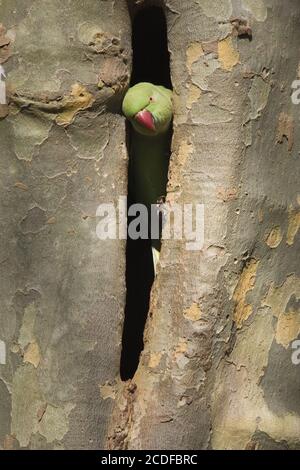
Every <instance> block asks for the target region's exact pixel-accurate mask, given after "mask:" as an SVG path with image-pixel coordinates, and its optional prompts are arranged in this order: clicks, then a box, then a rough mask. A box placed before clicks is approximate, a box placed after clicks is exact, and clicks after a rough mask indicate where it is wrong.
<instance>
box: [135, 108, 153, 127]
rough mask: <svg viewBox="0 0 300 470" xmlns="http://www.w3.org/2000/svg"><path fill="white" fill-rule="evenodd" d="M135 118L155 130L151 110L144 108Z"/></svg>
mask: <svg viewBox="0 0 300 470" xmlns="http://www.w3.org/2000/svg"><path fill="white" fill-rule="evenodd" d="M135 119H136V120H137V121H138V122H139V123H140V124H141V125H142V126H144V127H146V128H147V129H149V130H150V131H155V124H154V118H153V116H152V114H151V113H150V111H147V110H146V109H144V110H143V111H140V112H139V113H137V114H136V115H135Z"/></svg>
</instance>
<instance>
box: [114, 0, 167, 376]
mask: <svg viewBox="0 0 300 470" xmlns="http://www.w3.org/2000/svg"><path fill="white" fill-rule="evenodd" d="M128 4H129V11H130V14H131V20H132V48H133V67H132V76H131V86H133V85H135V84H137V83H140V82H150V83H153V84H155V85H163V86H165V87H166V88H169V89H172V84H171V78H170V56H169V51H168V38H167V25H166V17H165V12H164V10H163V8H161V7H159V6H150V7H149V6H148V7H145V8H139V7H137V8H136V9H135V8H134V7H133V8H132V5H133V2H130V1H129V2H128ZM131 132H132V129H131V125H130V124H129V123H127V147H128V153H129V158H130V141H131ZM170 141H171V133H170ZM166 158H167V157H166ZM129 178H130V174H129ZM129 186H130V181H129ZM134 202H135V201H133V200H132V198H131V196H130V193H129V194H128V207H129V206H130V205H131V204H132V203H134ZM130 222H131V220H130V218H128V224H130ZM153 281H154V269H153V259H152V250H151V240H142V239H138V240H132V239H131V238H130V237H129V236H128V239H127V248H126V289H127V294H126V306H125V319H124V329H123V338H122V354H121V364H120V375H121V379H122V380H124V381H125V380H129V379H131V378H132V377H133V376H134V374H135V371H136V369H137V367H138V364H139V358H140V354H141V351H142V350H143V347H144V343H143V336H144V328H145V323H146V320H147V315H148V310H149V300H150V293H151V288H152V284H153Z"/></svg>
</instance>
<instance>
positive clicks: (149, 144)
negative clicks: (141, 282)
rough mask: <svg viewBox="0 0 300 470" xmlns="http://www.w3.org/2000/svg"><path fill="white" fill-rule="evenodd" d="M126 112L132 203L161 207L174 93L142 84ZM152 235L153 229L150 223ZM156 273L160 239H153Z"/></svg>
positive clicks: (129, 97)
mask: <svg viewBox="0 0 300 470" xmlns="http://www.w3.org/2000/svg"><path fill="white" fill-rule="evenodd" d="M122 109H123V113H124V115H125V116H126V118H127V119H128V120H129V121H130V123H131V124H132V133H131V139H130V163H129V199H130V201H131V202H132V203H139V204H144V205H145V206H146V207H147V209H148V214H149V220H150V214H151V205H159V204H160V202H161V200H162V198H164V196H165V194H166V185H167V179H168V166H169V156H170V127H171V121H172V117H173V103H172V91H171V90H168V89H167V88H165V87H163V86H159V85H153V84H152V83H147V82H142V83H138V84H137V85H134V86H133V87H131V88H129V90H128V91H127V93H126V95H125V98H124V101H123V106H122ZM149 233H151V227H150V223H149ZM151 246H152V256H153V265H154V272H155V273H156V265H157V262H158V260H159V251H160V240H159V238H156V239H151Z"/></svg>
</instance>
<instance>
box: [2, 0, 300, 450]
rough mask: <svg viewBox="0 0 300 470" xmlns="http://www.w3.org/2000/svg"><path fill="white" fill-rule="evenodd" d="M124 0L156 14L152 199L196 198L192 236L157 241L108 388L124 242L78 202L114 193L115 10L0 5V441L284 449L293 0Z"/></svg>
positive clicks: (105, 4)
mask: <svg viewBox="0 0 300 470" xmlns="http://www.w3.org/2000/svg"><path fill="white" fill-rule="evenodd" d="M20 3H21V4H22V5H21V6H20ZM83 3H84V6H83ZM128 3H129V6H130V7H131V8H130V9H129V10H130V13H131V14H134V12H135V11H138V10H139V9H143V8H146V7H147V6H149V5H153V4H154V5H158V6H163V8H164V10H165V13H166V17H167V23H168V40H169V49H170V52H171V75H172V83H173V89H174V108H175V110H174V112H175V115H174V124H173V125H174V135H173V143H172V150H173V151H172V156H171V162H170V169H169V183H168V196H167V200H168V201H170V202H176V203H178V204H185V203H193V204H204V211H205V242H204V247H203V249H202V250H199V251H189V250H187V249H186V240H164V241H163V243H162V252H161V259H160V267H159V269H158V274H157V277H156V279H155V282H154V285H153V288H152V293H151V303H150V310H149V315H148V321H147V325H146V330H145V335H144V343H145V345H144V350H143V353H142V355H141V360H140V364H139V367H138V369H137V372H136V373H135V375H134V377H133V378H132V380H129V381H127V382H122V381H121V379H120V378H119V360H120V352H121V337H122V324H123V316H124V307H125V290H126V286H125V241H124V240H107V241H100V240H99V239H98V238H97V236H96V226H97V218H96V209H97V206H99V204H101V203H113V204H116V205H117V204H118V201H119V197H120V196H124V195H126V192H127V176H126V173H127V151H126V143H125V142H126V135H125V121H124V118H123V117H122V116H121V106H120V105H121V101H122V98H123V96H124V92H125V90H126V89H127V87H128V85H129V78H130V73H131V46H130V34H131V24H130V17H129V11H128V5H127V2H126V1H125V0H118V1H113V0H86V1H85V2H81V1H77V0H72V1H65V2H59V1H57V0H51V1H50V0H40V1H34V0H26V1H23V2H18V1H16V0H2V1H0V13H1V15H0V16H1V22H2V23H3V26H4V28H5V30H4V29H3V28H2V30H1V31H0V34H1V43H0V44H3V47H1V48H0V62H1V63H3V64H4V67H5V70H6V72H7V73H8V79H7V88H8V94H9V106H8V107H7V106H6V105H5V104H3V105H0V115H1V117H2V118H3V120H2V121H0V133H1V149H2V151H1V176H0V178H1V199H0V204H1V218H0V223H1V228H0V233H1V246H0V250H1V252H0V266H1V278H0V289H1V300H2V303H1V310H0V315H1V317H0V318H1V320H0V340H1V341H2V342H3V343H2V345H4V347H5V352H6V358H5V361H3V362H5V363H3V364H2V365H0V378H1V381H0V445H1V446H2V447H3V448H20V447H21V448H34V449H41V448H50V449H56V448H62V449H68V448H85V449H92V448H105V447H108V448H111V449H127V448H129V449H150V448H151V449H209V448H212V449H270V448H274V449H281V448H284V449H287V448H300V442H299V435H300V432H299V431H300V416H299V415H300V403H299V396H300V395H299V390H300V382H299V366H297V365H296V364H295V361H294V363H293V361H292V354H293V346H294V341H296V340H297V338H299V333H300V310H299V298H300V278H299V276H300V272H299V254H298V253H299V243H300V238H299V227H300V194H299V192H297V188H298V186H297V184H298V182H299V176H300V175H299V152H300V148H299V147H300V141H299V137H298V132H297V130H298V129H299V117H298V108H297V106H296V105H295V104H293V102H292V99H291V94H292V88H291V87H292V83H293V82H294V80H297V79H299V78H300V72H299V57H298V44H299V42H300V28H299V26H300V4H299V3H298V2H297V1H295V0H285V2H282V1H281V0H222V1H219V0H193V1H188V2H183V1H181V0H165V1H163V0H161V1H160V0H144V1H143V0H139V1H135V0H129V2H128ZM146 59H147V58H146ZM299 135H300V134H299ZM0 346H1V344H0ZM0 351H1V348H0ZM2 356H3V355H2ZM0 362H1V361H0Z"/></svg>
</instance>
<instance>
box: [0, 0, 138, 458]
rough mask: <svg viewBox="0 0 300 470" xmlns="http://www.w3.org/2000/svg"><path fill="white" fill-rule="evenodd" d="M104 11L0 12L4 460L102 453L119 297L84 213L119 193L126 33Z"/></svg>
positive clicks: (115, 11)
mask: <svg viewBox="0 0 300 470" xmlns="http://www.w3.org/2000/svg"><path fill="white" fill-rule="evenodd" d="M117 3H118V5H116V4H115V2H113V1H104V0H103V1H102V0H97V1H95V0H87V1H84V2H82V1H78V0H72V1H63V2H61V1H56V0H39V1H33V0H26V1H22V2H20V1H16V0H2V1H1V2H0V18H1V22H2V23H3V26H4V27H5V29H6V32H5V31H4V30H3V31H2V32H3V34H2V35H3V37H6V38H8V40H6V42H8V43H9V47H10V50H11V54H10V58H8V57H7V55H8V54H7V52H6V57H5V58H4V59H5V60H6V59H8V60H6V61H5V63H4V64H3V65H4V66H5V69H6V71H7V74H8V81H7V85H8V89H9V99H10V105H9V115H8V116H7V117H6V118H5V119H4V120H2V121H1V122H0V134H1V158H0V165H1V198H0V201H1V202H0V205H1V209H0V210H1V216H0V224H1V228H0V233H1V245H0V263H1V265H0V266H1V274H0V275H1V278H0V291H1V294H0V295H1V310H0V315H1V317H0V318H1V320H0V339H1V340H2V341H4V342H5V345H6V352H7V363H6V365H0V377H1V380H0V384H1V385H0V403H1V404H0V445H1V446H2V447H4V448H11V447H15V448H18V447H22V448H39V449H40V448H50V449H51V448H99V447H103V446H104V439H105V435H106V428H107V420H108V417H109V414H110V410H111V403H112V402H111V400H108V399H107V391H106V382H107V381H109V382H112V381H114V380H115V378H116V376H118V374H119V357H120V338H121V334H122V323H123V310H124V298H125V297H124V290H125V289H124V287H125V286H124V282H125V279H124V278H125V276H124V272H125V268H124V249H125V242H124V241H122V240H121V241H103V242H101V241H99V240H98V238H97V237H96V225H97V223H98V221H99V219H97V218H96V209H97V206H98V205H99V204H100V203H102V202H104V203H110V202H114V203H116V202H117V201H118V197H119V195H124V194H126V191H127V176H126V173H127V155H126V145H125V127H124V118H123V117H121V115H120V102H121V98H122V94H123V93H124V91H125V89H126V87H127V85H128V79H129V67H130V58H131V49H130V21H129V17H128V12H127V8H126V5H125V4H124V2H117ZM4 42H5V41H4ZM2 43H3V41H1V45H2ZM0 57H1V58H2V57H3V55H2V49H1V56H0Z"/></svg>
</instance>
